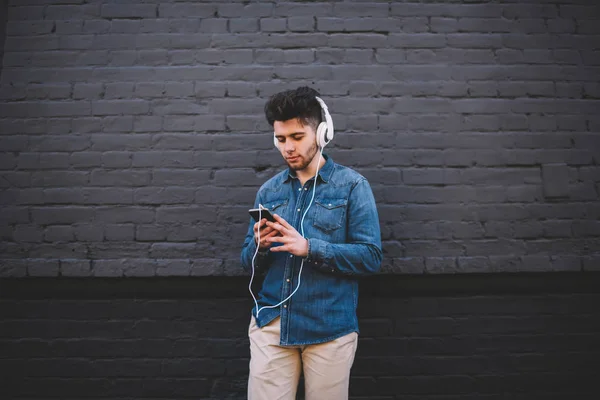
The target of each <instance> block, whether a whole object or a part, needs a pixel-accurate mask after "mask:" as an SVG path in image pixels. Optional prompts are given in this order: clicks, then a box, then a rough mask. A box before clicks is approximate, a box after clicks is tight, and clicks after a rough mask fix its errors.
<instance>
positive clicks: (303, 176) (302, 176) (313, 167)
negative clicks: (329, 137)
mask: <svg viewBox="0 0 600 400" xmlns="http://www.w3.org/2000/svg"><path fill="white" fill-rule="evenodd" d="M320 153H321V151H320V150H319V151H318V152H317V153H316V154H315V156H314V157H313V159H312V160H311V162H310V164H308V166H307V167H306V168H304V169H303V170H301V171H296V176H297V177H298V179H299V180H300V183H301V184H302V186H304V184H305V183H306V181H308V180H309V179H311V178H313V177H314V176H315V174H316V173H317V162H319V158H321V162H319V165H318V168H319V170H320V169H321V168H323V165H325V162H326V161H327V160H325V157H324V156H320Z"/></svg>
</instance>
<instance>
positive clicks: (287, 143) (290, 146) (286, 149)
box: [283, 140, 294, 153]
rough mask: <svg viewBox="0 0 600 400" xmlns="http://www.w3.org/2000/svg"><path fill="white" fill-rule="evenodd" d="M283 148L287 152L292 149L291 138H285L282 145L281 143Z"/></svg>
mask: <svg viewBox="0 0 600 400" xmlns="http://www.w3.org/2000/svg"><path fill="white" fill-rule="evenodd" d="M283 149H284V150H285V151H286V152H287V153H291V152H293V151H294V143H292V141H291V140H286V141H285V143H284V145H283Z"/></svg>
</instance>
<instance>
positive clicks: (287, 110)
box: [265, 86, 322, 130]
mask: <svg viewBox="0 0 600 400" xmlns="http://www.w3.org/2000/svg"><path fill="white" fill-rule="evenodd" d="M316 96H319V92H317V91H316V90H315V89H312V88H310V87H308V86H302V87H299V88H297V89H293V90H286V91H284V92H279V93H276V94H274V95H273V96H271V98H270V99H269V101H267V104H265V117H266V118H267V121H268V122H269V125H271V126H273V124H274V123H275V121H287V120H289V119H292V118H298V120H299V121H300V123H301V124H302V125H309V126H311V127H312V128H313V129H315V130H316V129H317V126H319V123H320V122H321V120H322V116H321V105H320V104H319V102H318V101H317V99H315V97H316Z"/></svg>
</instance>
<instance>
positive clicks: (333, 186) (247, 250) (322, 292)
mask: <svg viewBox="0 0 600 400" xmlns="http://www.w3.org/2000/svg"><path fill="white" fill-rule="evenodd" d="M324 157H325V158H326V160H327V161H326V163H325V165H324V166H323V168H321V170H320V171H319V175H318V178H317V179H318V182H317V189H316V194H315V198H314V200H313V204H312V205H311V206H310V209H309V211H308V213H307V214H306V217H305V218H304V224H303V225H304V236H305V237H306V238H307V239H308V242H309V254H308V256H307V257H306V258H305V259H304V266H303V269H302V275H301V278H300V279H301V283H300V288H299V289H298V291H297V292H296V293H295V294H294V295H293V296H292V298H291V299H289V300H288V301H286V302H285V303H284V304H283V305H281V306H279V307H277V308H265V309H262V310H261V311H260V313H259V315H258V316H257V313H256V307H254V308H253V310H252V313H253V315H254V317H256V322H257V325H258V326H259V327H263V326H265V325H267V324H268V323H269V322H271V321H272V320H273V319H275V318H276V317H278V316H281V345H282V346H286V345H288V346H292V345H304V344H314V343H323V342H327V341H330V340H333V339H336V338H338V337H341V336H344V335H346V334H348V333H351V332H359V329H358V320H357V317H356V306H357V304H358V281H357V278H358V277H359V276H364V275H368V274H373V273H375V272H377V271H378V270H379V268H380V266H381V259H382V251H381V233H380V229H379V217H378V214H377V208H376V205H375V199H374V197H373V192H372V191H371V187H370V185H369V182H368V181H367V180H366V179H365V178H364V177H363V176H362V175H360V174H359V173H357V172H356V171H354V170H352V169H350V168H347V167H344V166H341V165H339V164H336V163H334V162H333V160H332V159H331V158H330V157H328V156H326V155H324ZM313 182H314V178H311V179H310V180H308V181H307V182H306V183H305V184H304V186H303V187H302V186H301V184H300V181H299V180H298V178H296V175H295V173H294V171H291V170H289V169H286V170H284V171H282V172H280V173H279V174H277V175H275V176H274V177H273V178H271V179H270V180H268V181H267V182H266V183H265V184H264V185H262V187H261V188H260V189H259V191H258V193H257V196H256V201H255V203H254V207H255V208H256V207H258V205H259V204H262V205H263V206H264V207H266V208H268V209H269V210H271V212H272V213H276V214H278V215H280V216H281V217H283V218H284V219H285V220H286V221H287V222H288V223H290V224H291V225H292V226H294V228H296V230H297V231H298V232H300V233H302V230H301V228H300V221H301V219H302V215H303V214H304V212H305V210H306V208H307V207H308V206H309V203H310V199H311V197H312V190H313V189H312V188H313V186H312V185H313ZM253 224H254V221H253V220H252V219H251V220H250V226H249V227H248V232H247V234H246V238H245V241H244V246H243V249H242V254H241V263H242V266H243V267H244V269H246V270H247V271H250V270H251V268H252V257H253V256H254V254H255V252H256V244H255V241H254V233H253V229H252V227H253ZM275 245H277V244H275ZM301 262H302V258H301V257H296V256H293V255H291V254H290V253H287V252H281V253H278V252H269V251H267V252H265V253H261V252H259V253H258V255H257V256H256V259H255V265H254V266H255V272H256V273H260V272H264V273H266V276H265V278H264V281H263V285H262V289H261V290H260V292H259V294H258V296H257V300H258V306H259V307H262V306H264V305H275V304H277V303H279V302H280V301H281V300H283V299H285V298H286V297H288V296H289V295H290V294H291V293H292V292H293V290H294V289H295V288H296V285H297V283H298V272H299V269H300V265H301ZM255 295H256V293H255Z"/></svg>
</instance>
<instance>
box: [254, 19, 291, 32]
mask: <svg viewBox="0 0 600 400" xmlns="http://www.w3.org/2000/svg"><path fill="white" fill-rule="evenodd" d="M259 24H260V25H259V29H260V31H261V32H285V31H286V30H287V20H286V19H285V18H261V19H260V21H259Z"/></svg>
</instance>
